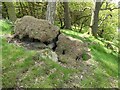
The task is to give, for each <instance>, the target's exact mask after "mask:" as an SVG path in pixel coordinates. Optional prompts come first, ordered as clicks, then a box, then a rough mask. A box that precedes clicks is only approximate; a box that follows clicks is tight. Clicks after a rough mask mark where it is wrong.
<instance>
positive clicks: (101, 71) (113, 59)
mask: <svg viewBox="0 0 120 90" xmlns="http://www.w3.org/2000/svg"><path fill="white" fill-rule="evenodd" d="M62 32H63V33H64V34H66V35H68V36H71V37H73V38H77V39H80V40H82V41H83V42H89V43H92V42H96V43H95V44H91V45H89V48H90V49H91V54H92V60H94V61H96V62H97V63H98V64H97V65H96V68H95V69H94V75H93V76H88V77H87V78H86V79H85V80H84V81H83V82H82V85H83V87H96V88H98V87H110V86H113V87H118V54H117V53H115V52H113V51H111V50H110V49H107V48H105V47H104V43H103V42H101V41H99V40H97V39H95V38H94V37H91V36H89V38H87V37H86V38H82V34H78V33H76V32H73V31H68V30H62ZM81 38H82V39H81ZM112 80H113V81H112ZM114 80H115V82H114ZM110 82H111V83H110ZM82 85H81V86H82Z"/></svg>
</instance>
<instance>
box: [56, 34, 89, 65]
mask: <svg viewBox="0 0 120 90" xmlns="http://www.w3.org/2000/svg"><path fill="white" fill-rule="evenodd" d="M55 51H56V53H57V54H58V56H59V59H60V61H61V62H64V63H71V64H73V62H76V61H81V60H83V54H85V53H87V52H88V51H87V46H86V44H85V43H84V42H82V41H81V40H78V39H74V38H72V37H69V36H66V35H64V34H60V35H59V37H58V41H57V47H56V50H55ZM88 56H89V54H86V58H87V59H89V58H90V57H89V58H88Z"/></svg>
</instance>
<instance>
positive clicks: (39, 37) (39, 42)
mask: <svg viewBox="0 0 120 90" xmlns="http://www.w3.org/2000/svg"><path fill="white" fill-rule="evenodd" d="M14 32H15V36H14V37H15V38H19V39H20V40H21V41H24V42H27V43H29V44H31V45H32V44H33V46H34V45H35V46H37V47H39V48H38V49H40V47H44V48H49V49H50V50H51V51H53V52H54V53H53V54H54V55H55V57H54V55H51V57H53V58H59V61H60V62H64V63H66V64H68V65H69V64H70V65H71V64H72V65H76V63H77V62H76V61H81V60H82V58H83V52H86V53H87V52H88V51H87V49H86V48H87V46H86V45H85V44H84V42H82V41H80V40H77V39H74V38H72V37H69V36H66V35H64V34H61V33H60V29H59V28H58V27H57V26H54V25H52V24H50V23H49V22H48V21H46V20H42V19H36V18H34V17H32V16H24V17H23V18H21V19H18V20H16V24H15V29H14ZM50 53H52V52H50ZM55 53H56V54H55ZM41 55H43V54H41ZM56 55H58V56H56ZM87 57H88V58H87V59H90V55H88V54H87ZM56 60H58V59H56ZM56 60H55V61H56Z"/></svg>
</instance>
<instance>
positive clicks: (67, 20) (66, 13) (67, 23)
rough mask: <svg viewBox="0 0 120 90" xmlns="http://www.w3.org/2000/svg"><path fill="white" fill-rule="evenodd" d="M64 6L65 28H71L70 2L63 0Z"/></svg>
mask: <svg viewBox="0 0 120 90" xmlns="http://www.w3.org/2000/svg"><path fill="white" fill-rule="evenodd" d="M63 6H64V25H65V29H71V21H70V12H69V6H68V2H63Z"/></svg>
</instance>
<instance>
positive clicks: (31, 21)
mask: <svg viewBox="0 0 120 90" xmlns="http://www.w3.org/2000/svg"><path fill="white" fill-rule="evenodd" d="M14 32H15V35H18V36H19V38H20V39H22V38H23V37H25V36H26V35H28V36H29V38H34V39H38V40H40V41H41V42H51V41H52V40H53V39H55V38H56V37H57V35H58V34H59V32H60V30H59V28H58V27H57V26H54V25H52V24H50V23H49V22H48V21H47V20H42V19H37V18H34V17H32V16H24V17H22V18H20V19H17V20H16V22H15V29H14Z"/></svg>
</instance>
